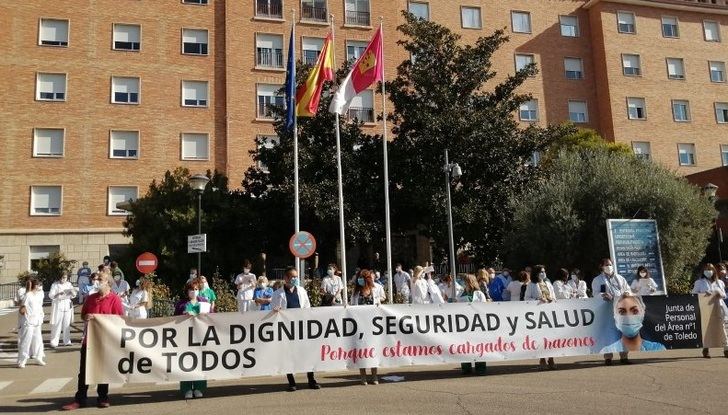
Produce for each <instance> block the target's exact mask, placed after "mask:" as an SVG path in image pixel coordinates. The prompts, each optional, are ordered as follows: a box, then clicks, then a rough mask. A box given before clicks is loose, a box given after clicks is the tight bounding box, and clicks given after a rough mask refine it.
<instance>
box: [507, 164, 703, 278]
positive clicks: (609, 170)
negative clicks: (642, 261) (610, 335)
mask: <svg viewBox="0 0 728 415" xmlns="http://www.w3.org/2000/svg"><path fill="white" fill-rule="evenodd" d="M546 175H547V177H546V178H545V179H544V180H543V181H541V182H539V183H538V184H537V185H535V186H533V187H532V188H531V189H530V190H529V191H528V192H527V193H526V194H525V195H524V197H522V198H519V199H516V200H513V201H512V207H513V209H514V211H515V214H514V222H513V229H512V231H511V233H510V234H509V236H508V238H507V241H506V251H507V253H508V255H507V258H508V262H509V263H510V264H511V265H513V266H523V265H526V264H535V263H546V265H548V266H549V267H550V269H552V270H553V269H556V268H560V267H578V268H580V269H582V270H584V271H586V272H587V275H596V273H597V272H598V263H599V260H600V259H601V258H603V257H608V256H609V247H608V241H607V230H606V220H607V219H612V218H643V219H648V218H649V219H656V220H657V225H658V230H659V232H660V247H661V250H662V256H663V263H664V267H665V275H666V278H667V280H668V289H669V290H670V291H671V292H684V291H685V290H686V287H689V282H690V275H691V270H692V267H693V266H695V264H697V263H698V262H699V261H700V259H701V258H702V257H703V255H704V253H705V247H706V245H707V243H708V238H709V236H710V233H711V224H712V220H713V215H714V213H715V212H714V210H713V207H712V206H711V204H710V202H709V201H708V200H707V198H705V197H704V196H702V195H701V194H700V190H699V189H698V188H697V187H695V186H693V185H691V184H689V183H688V182H687V181H686V180H685V179H684V178H683V177H680V176H677V175H675V174H674V173H672V172H670V171H669V170H667V169H666V168H664V167H662V166H660V165H658V164H655V163H652V162H650V161H647V160H640V159H637V158H635V157H632V156H629V155H625V154H622V153H620V152H609V151H606V150H580V151H577V152H566V151H564V152H562V153H561V154H560V155H559V156H558V157H557V158H556V159H554V160H553V163H551V164H550V165H549V166H548V167H547V171H546Z"/></svg>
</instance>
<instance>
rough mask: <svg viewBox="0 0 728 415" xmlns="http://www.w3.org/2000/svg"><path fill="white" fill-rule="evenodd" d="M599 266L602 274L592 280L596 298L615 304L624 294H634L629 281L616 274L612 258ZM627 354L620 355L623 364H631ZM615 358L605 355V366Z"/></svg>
mask: <svg viewBox="0 0 728 415" xmlns="http://www.w3.org/2000/svg"><path fill="white" fill-rule="evenodd" d="M599 265H600V267H601V270H602V273H601V274H599V275H597V276H596V277H594V279H593V280H592V295H593V296H594V297H596V296H597V295H600V296H601V297H602V299H603V300H604V301H612V302H613V300H614V299H615V298H619V297H621V296H622V295H623V294H626V293H629V294H632V290H631V289H630V288H629V284H627V280H626V279H624V277H623V276H621V275H619V274H617V273H616V272H615V270H614V264H613V262H612V260H611V259H610V258H604V259H602V261H601V262H600V263H599ZM597 293H598V294H597ZM627 353H628V352H627V350H625V351H623V352H620V353H619V361H620V362H622V363H623V364H629V356H628V354H627ZM613 357H614V355H613V354H612V353H605V354H604V364H605V365H607V366H609V365H611V364H612V358H613Z"/></svg>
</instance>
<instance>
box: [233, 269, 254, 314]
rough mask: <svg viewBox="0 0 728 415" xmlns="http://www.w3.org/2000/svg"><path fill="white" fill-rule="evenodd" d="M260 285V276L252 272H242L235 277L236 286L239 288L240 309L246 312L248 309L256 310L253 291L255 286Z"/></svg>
mask: <svg viewBox="0 0 728 415" xmlns="http://www.w3.org/2000/svg"><path fill="white" fill-rule="evenodd" d="M256 285H258V278H257V277H256V276H255V274H253V273H252V272H249V273H247V274H243V273H240V274H238V275H237V277H235V286H236V287H240V288H238V295H237V297H236V298H237V300H238V311H239V312H241V313H245V312H246V311H253V310H255V303H254V302H253V292H254V291H255V286H256Z"/></svg>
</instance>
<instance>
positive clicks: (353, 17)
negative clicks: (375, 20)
mask: <svg viewBox="0 0 728 415" xmlns="http://www.w3.org/2000/svg"><path fill="white" fill-rule="evenodd" d="M344 9H345V10H344V13H345V15H346V16H345V20H344V21H345V23H346V24H348V25H354V26H369V25H370V24H371V21H370V18H369V0H345V3H344Z"/></svg>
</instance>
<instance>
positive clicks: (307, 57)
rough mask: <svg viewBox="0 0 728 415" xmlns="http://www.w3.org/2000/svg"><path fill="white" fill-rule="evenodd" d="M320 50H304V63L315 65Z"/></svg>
mask: <svg viewBox="0 0 728 415" xmlns="http://www.w3.org/2000/svg"><path fill="white" fill-rule="evenodd" d="M319 53H320V52H319V51H318V50H304V51H303V63H305V64H306V65H313V64H315V63H316V61H317V60H318V57H319Z"/></svg>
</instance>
